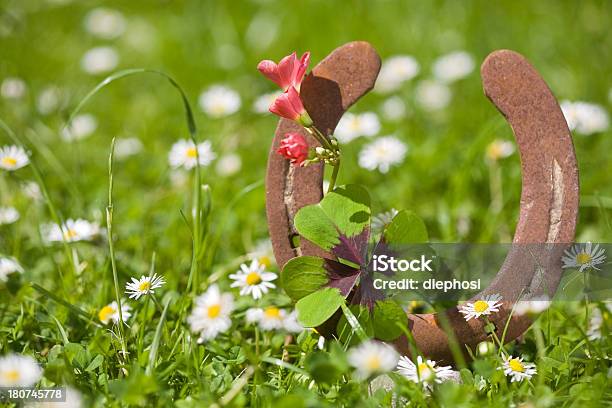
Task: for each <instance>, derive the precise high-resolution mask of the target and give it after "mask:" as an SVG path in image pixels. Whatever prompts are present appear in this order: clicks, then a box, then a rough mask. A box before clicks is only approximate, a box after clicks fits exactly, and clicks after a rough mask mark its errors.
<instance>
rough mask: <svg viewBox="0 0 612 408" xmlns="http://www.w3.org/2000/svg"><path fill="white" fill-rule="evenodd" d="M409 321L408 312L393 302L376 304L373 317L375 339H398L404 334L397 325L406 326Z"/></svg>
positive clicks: (385, 301) (386, 301) (387, 301)
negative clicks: (399, 323)
mask: <svg viewBox="0 0 612 408" xmlns="http://www.w3.org/2000/svg"><path fill="white" fill-rule="evenodd" d="M407 319H408V317H407V316H406V312H404V310H403V309H402V307H401V306H400V305H399V304H397V303H396V302H394V301H393V300H384V301H378V302H376V304H375V305H374V314H373V317H372V326H373V327H374V337H376V338H377V339H380V340H384V341H392V340H395V339H397V338H398V337H399V336H400V335H401V334H402V329H401V327H399V326H398V324H397V323H398V322H401V323H403V325H406V324H407Z"/></svg>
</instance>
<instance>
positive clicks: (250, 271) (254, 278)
mask: <svg viewBox="0 0 612 408" xmlns="http://www.w3.org/2000/svg"><path fill="white" fill-rule="evenodd" d="M229 277H230V279H232V280H233V281H234V282H233V283H232V285H231V287H232V288H240V295H242V296H244V295H251V296H253V299H260V298H261V297H262V296H263V295H264V294H265V293H268V290H269V289H274V288H276V285H275V284H273V283H272V281H273V280H275V279H276V278H278V275H276V274H275V273H273V272H268V271H266V267H265V265H262V264H260V263H259V260H257V259H254V260H253V261H251V264H250V265H248V266H247V265H246V264H242V265H240V270H239V271H237V272H236V273H234V274H231V275H230V276H229Z"/></svg>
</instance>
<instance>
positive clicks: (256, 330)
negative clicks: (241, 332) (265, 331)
mask: <svg viewBox="0 0 612 408" xmlns="http://www.w3.org/2000/svg"><path fill="white" fill-rule="evenodd" d="M255 354H256V355H257V356H258V357H259V327H257V326H255Z"/></svg>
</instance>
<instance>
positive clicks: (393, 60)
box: [375, 55, 420, 93]
mask: <svg viewBox="0 0 612 408" xmlns="http://www.w3.org/2000/svg"><path fill="white" fill-rule="evenodd" d="M419 70H420V66H419V63H418V62H417V60H416V59H414V57H411V56H410V55H396V56H393V57H390V58H387V59H386V60H384V61H383V63H382V66H381V68H380V73H379V74H378V78H377V79H376V85H375V90H376V91H377V92H383V93H386V92H391V91H395V90H397V89H398V88H399V87H400V86H401V85H402V84H403V83H404V82H406V81H409V80H411V79H412V78H414V77H415V76H417V74H418V73H419Z"/></svg>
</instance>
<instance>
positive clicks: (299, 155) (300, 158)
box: [277, 133, 308, 165]
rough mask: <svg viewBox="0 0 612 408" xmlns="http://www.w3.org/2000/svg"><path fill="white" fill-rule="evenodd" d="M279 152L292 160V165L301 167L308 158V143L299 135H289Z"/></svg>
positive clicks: (283, 141)
mask: <svg viewBox="0 0 612 408" xmlns="http://www.w3.org/2000/svg"><path fill="white" fill-rule="evenodd" d="M277 152H278V153H279V154H280V155H281V156H283V157H285V158H287V159H289V160H291V163H294V164H298V165H299V164H302V163H303V162H304V160H306V159H307V158H308V142H306V139H304V136H302V135H301V134H299V133H287V134H285V138H284V139H283V140H281V141H280V145H279V147H278V150H277Z"/></svg>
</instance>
